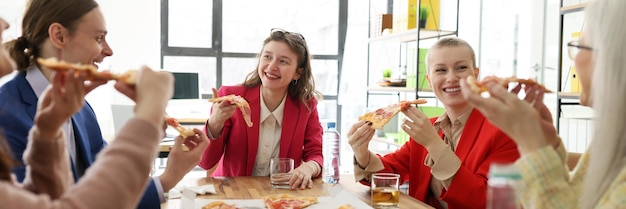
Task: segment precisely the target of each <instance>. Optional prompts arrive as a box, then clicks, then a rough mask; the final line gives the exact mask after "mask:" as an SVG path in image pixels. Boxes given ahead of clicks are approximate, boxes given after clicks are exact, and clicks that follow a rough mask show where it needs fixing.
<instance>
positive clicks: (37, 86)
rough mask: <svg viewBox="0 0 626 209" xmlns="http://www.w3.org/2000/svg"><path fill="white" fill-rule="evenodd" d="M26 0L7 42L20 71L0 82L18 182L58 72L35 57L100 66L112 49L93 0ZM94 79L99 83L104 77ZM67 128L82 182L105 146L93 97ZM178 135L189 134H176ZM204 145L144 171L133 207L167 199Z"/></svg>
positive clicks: (1, 122)
mask: <svg viewBox="0 0 626 209" xmlns="http://www.w3.org/2000/svg"><path fill="white" fill-rule="evenodd" d="M24 2H25V4H26V9H25V12H24V16H23V17H22V28H21V31H22V34H21V35H20V36H19V37H18V38H17V39H14V40H11V41H8V42H7V43H4V47H6V48H7V51H8V53H9V54H10V55H11V58H12V59H13V60H15V62H16V64H17V71H18V73H17V74H16V75H15V77H13V78H12V79H11V80H10V81H8V82H7V83H5V84H4V85H2V87H0V107H2V109H0V127H3V129H4V130H3V132H4V134H5V137H6V140H7V142H8V145H9V146H10V149H11V151H12V154H13V157H14V158H15V159H16V160H17V161H18V163H17V164H16V165H15V166H14V167H13V170H12V171H13V174H15V176H16V180H17V181H18V182H22V181H24V179H26V174H27V167H26V166H25V164H24V163H23V162H22V159H23V155H24V153H26V151H27V150H26V148H27V145H28V142H29V139H28V134H29V130H30V128H31V127H32V126H33V124H34V123H35V115H36V114H37V104H38V102H41V98H42V96H43V92H44V90H45V89H46V87H47V86H48V85H49V84H51V83H52V82H53V78H54V71H53V70H51V69H48V68H46V67H41V66H39V64H38V63H37V62H36V60H37V58H51V57H54V58H57V59H59V60H63V61H66V62H70V63H78V64H85V65H93V66H95V67H97V65H98V64H99V63H100V62H102V61H103V60H104V59H105V58H107V57H109V56H112V55H113V50H112V49H111V47H110V46H109V42H108V41H107V27H106V24H105V18H104V16H103V14H102V11H101V10H100V7H99V5H98V3H97V2H96V1H95V0H29V1H27V2H26V1H24ZM92 83H93V84H97V85H96V86H100V85H102V84H104V83H105V82H92ZM94 88H95V87H94ZM155 92H156V91H155ZM137 109H139V108H137ZM164 124H165V123H164V122H162V125H164ZM161 127H163V126H161ZM63 130H64V133H65V136H64V138H65V139H66V140H67V143H66V145H67V151H68V153H69V159H70V160H71V161H70V162H71V164H70V165H71V166H70V167H68V168H67V169H68V171H70V172H72V177H73V180H74V181H76V182H80V180H81V179H82V177H83V176H87V175H89V170H91V166H92V165H93V164H94V162H95V160H96V159H97V158H98V154H99V153H100V152H101V151H102V150H104V149H105V148H106V147H107V142H106V141H105V140H104V138H103V136H102V132H101V130H100V126H99V124H98V120H97V118H96V114H95V112H94V111H93V109H92V108H91V105H90V104H89V102H87V101H84V103H83V105H82V106H81V109H80V110H79V111H77V112H76V113H75V114H74V115H72V117H71V118H69V119H68V120H66V121H64V123H63ZM161 132H164V130H161ZM199 134H201V135H200V136H194V137H204V138H206V137H205V136H202V135H204V133H203V132H201V131H199ZM176 140H178V141H180V140H185V139H183V138H182V137H178V138H176ZM207 140H208V139H207ZM207 143H208V142H207ZM198 149H201V148H198ZM200 151H201V150H194V151H189V152H183V151H182V150H181V149H173V150H172V151H171V152H170V154H169V155H168V161H167V167H166V168H165V171H164V172H163V174H161V175H160V176H149V175H148V174H149V173H145V175H144V180H145V181H146V182H149V184H147V185H146V186H145V187H144V188H143V190H142V191H143V192H144V196H143V198H142V199H141V200H140V201H138V202H136V203H138V204H137V205H136V206H134V207H137V208H159V207H160V205H161V203H163V202H165V201H166V198H165V195H164V193H165V192H168V191H169V190H170V189H171V188H173V187H174V186H176V184H177V183H178V182H179V181H180V180H181V179H182V178H183V177H184V176H185V174H187V173H188V172H189V171H191V169H193V168H194V167H195V166H196V165H197V163H198V161H199V160H200V155H201V154H202V152H200ZM120 178H125V177H123V176H120Z"/></svg>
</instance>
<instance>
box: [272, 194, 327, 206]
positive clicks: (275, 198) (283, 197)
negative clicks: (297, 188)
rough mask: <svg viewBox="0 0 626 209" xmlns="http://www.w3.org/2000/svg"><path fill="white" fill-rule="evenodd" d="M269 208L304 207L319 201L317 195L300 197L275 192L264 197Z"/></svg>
mask: <svg viewBox="0 0 626 209" xmlns="http://www.w3.org/2000/svg"><path fill="white" fill-rule="evenodd" d="M263 202H264V203H265V207H267V208H268V209H302V208H306V207H309V206H311V205H313V204H316V203H317V197H299V196H294V195H289V194H275V195H268V196H264V197H263Z"/></svg>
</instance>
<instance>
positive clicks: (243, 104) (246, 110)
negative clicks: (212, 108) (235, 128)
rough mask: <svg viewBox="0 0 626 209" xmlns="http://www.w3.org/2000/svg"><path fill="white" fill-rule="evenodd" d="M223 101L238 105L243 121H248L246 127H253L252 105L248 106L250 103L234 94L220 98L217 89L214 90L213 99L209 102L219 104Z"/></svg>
mask: <svg viewBox="0 0 626 209" xmlns="http://www.w3.org/2000/svg"><path fill="white" fill-rule="evenodd" d="M223 101H228V102H230V103H232V104H235V105H237V107H239V110H241V114H242V115H243V119H244V120H245V121H246V125H248V127H252V125H253V124H252V119H251V116H250V115H251V113H252V111H251V110H250V104H248V101H246V99H244V98H243V97H241V96H239V95H234V94H231V95H226V96H221V97H218V96H217V89H215V88H213V98H211V99H209V102H213V103H217V102H223Z"/></svg>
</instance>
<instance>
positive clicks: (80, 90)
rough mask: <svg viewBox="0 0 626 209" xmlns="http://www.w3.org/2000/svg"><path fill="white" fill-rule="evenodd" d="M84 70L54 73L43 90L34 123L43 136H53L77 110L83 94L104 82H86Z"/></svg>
mask: <svg viewBox="0 0 626 209" xmlns="http://www.w3.org/2000/svg"><path fill="white" fill-rule="evenodd" d="M86 77H87V74H86V73H85V72H80V73H78V71H74V70H69V71H67V72H63V73H54V74H53V75H52V81H51V84H50V85H49V86H48V88H47V89H46V90H45V91H44V93H43V94H42V96H41V98H40V99H39V103H38V105H37V114H36V115H35V121H34V122H35V125H36V127H37V129H38V131H39V133H40V134H41V135H42V136H44V137H48V136H49V137H55V136H57V135H58V134H60V132H61V130H60V129H61V127H62V126H63V123H65V122H66V121H68V120H69V119H70V118H71V117H72V115H74V114H75V113H76V112H78V111H79V110H80V109H81V108H82V107H83V105H84V103H85V95H86V94H87V93H89V92H90V91H91V90H93V89H95V88H96V87H98V86H100V85H102V84H104V82H87V83H85V78H86Z"/></svg>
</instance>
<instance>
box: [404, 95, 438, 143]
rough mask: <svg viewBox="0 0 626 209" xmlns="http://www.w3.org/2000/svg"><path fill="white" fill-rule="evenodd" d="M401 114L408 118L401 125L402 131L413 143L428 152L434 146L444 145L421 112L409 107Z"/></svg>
mask: <svg viewBox="0 0 626 209" xmlns="http://www.w3.org/2000/svg"><path fill="white" fill-rule="evenodd" d="M402 113H404V115H406V116H407V118H408V119H405V120H404V122H403V123H402V130H404V131H405V132H406V133H407V134H409V136H411V138H412V139H413V141H415V142H417V143H418V144H421V145H422V146H424V147H425V148H426V149H427V150H428V151H429V152H430V150H431V149H433V148H434V146H435V145H440V146H441V145H445V142H443V140H441V138H440V137H439V134H437V130H435V127H434V126H433V124H432V123H431V122H430V119H429V118H428V116H426V115H425V114H424V113H423V112H422V111H420V110H419V109H417V108H416V107H413V106H411V107H409V108H407V109H406V110H403V111H402Z"/></svg>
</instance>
